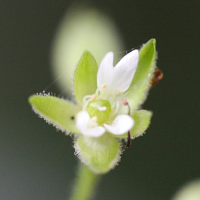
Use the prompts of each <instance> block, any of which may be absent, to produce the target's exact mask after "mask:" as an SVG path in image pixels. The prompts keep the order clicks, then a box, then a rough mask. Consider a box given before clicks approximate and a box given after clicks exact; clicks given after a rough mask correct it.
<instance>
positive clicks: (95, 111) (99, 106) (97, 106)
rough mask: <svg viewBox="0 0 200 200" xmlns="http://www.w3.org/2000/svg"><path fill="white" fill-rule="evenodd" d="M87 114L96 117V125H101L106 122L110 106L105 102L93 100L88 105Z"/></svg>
mask: <svg viewBox="0 0 200 200" xmlns="http://www.w3.org/2000/svg"><path fill="white" fill-rule="evenodd" d="M87 112H88V113H89V115H90V117H91V118H92V117H97V123H98V124H103V123H104V122H106V120H108V118H109V116H110V113H111V105H110V103H109V101H106V100H102V99H100V100H94V101H91V102H90V103H88V105H87Z"/></svg>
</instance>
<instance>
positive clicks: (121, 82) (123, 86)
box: [112, 50, 139, 92]
mask: <svg viewBox="0 0 200 200" xmlns="http://www.w3.org/2000/svg"><path fill="white" fill-rule="evenodd" d="M138 60H139V53H138V50H134V51H132V52H130V53H129V54H127V55H126V56H124V57H123V58H122V59H121V60H120V61H119V62H118V63H117V65H116V66H115V67H114V75H113V79H112V89H114V90H115V91H117V90H119V91H121V92H125V91H126V90H127V89H128V88H129V86H130V84H131V82H132V80H133V77H134V74H135V71H136V69H137V66H138Z"/></svg>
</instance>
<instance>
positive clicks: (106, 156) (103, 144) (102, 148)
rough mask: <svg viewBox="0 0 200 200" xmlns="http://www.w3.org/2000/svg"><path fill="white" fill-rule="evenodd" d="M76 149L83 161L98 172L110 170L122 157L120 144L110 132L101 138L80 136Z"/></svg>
mask: <svg viewBox="0 0 200 200" xmlns="http://www.w3.org/2000/svg"><path fill="white" fill-rule="evenodd" d="M75 150H76V154H77V155H78V157H79V158H80V159H81V161H83V162H84V163H85V164H86V165H88V167H89V168H90V169H91V170H92V171H93V172H95V173H97V174H103V173H106V172H108V171H110V170H111V169H112V168H114V166H115V165H116V164H117V163H118V161H119V158H120V157H119V156H120V149H119V144H118V142H117V140H116V139H115V138H114V137H113V136H112V135H110V134H109V133H105V134H104V135H103V136H101V137H99V138H93V137H86V136H80V137H79V138H78V139H77V141H76V142H75Z"/></svg>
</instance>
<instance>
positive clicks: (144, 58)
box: [126, 39, 156, 112]
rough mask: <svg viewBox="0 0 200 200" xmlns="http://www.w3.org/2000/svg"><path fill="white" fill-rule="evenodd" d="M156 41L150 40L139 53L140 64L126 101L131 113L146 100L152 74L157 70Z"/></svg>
mask: <svg viewBox="0 0 200 200" xmlns="http://www.w3.org/2000/svg"><path fill="white" fill-rule="evenodd" d="M155 59H156V40H155V39H151V40H149V41H148V42H147V43H146V44H145V45H144V46H143V47H142V48H141V49H140V51H139V62H138V67H137V70H136V72H135V75H134V78H133V81H132V83H131V85H130V87H129V89H128V90H127V92H126V93H127V95H126V99H127V101H128V103H129V105H130V107H131V111H132V112H133V111H134V110H136V109H137V108H138V107H139V106H140V105H141V104H142V103H143V102H144V101H145V99H146V96H147V92H148V90H149V85H150V81H151V79H152V73H153V71H154V68H155Z"/></svg>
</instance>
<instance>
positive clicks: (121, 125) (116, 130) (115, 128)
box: [104, 115, 134, 135]
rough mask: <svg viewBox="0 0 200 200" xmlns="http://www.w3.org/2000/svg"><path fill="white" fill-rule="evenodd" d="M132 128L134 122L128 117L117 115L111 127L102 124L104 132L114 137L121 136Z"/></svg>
mask: <svg viewBox="0 0 200 200" xmlns="http://www.w3.org/2000/svg"><path fill="white" fill-rule="evenodd" d="M133 126H134V120H133V119H132V118H131V117H130V116H128V115H118V116H117V117H116V118H115V120H114V121H113V124H112V125H108V124H104V127H105V128H106V130H107V131H108V132H110V133H112V134H114V135H122V134H124V133H126V132H128V131H129V130H130V129H131V128H132V127H133Z"/></svg>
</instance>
